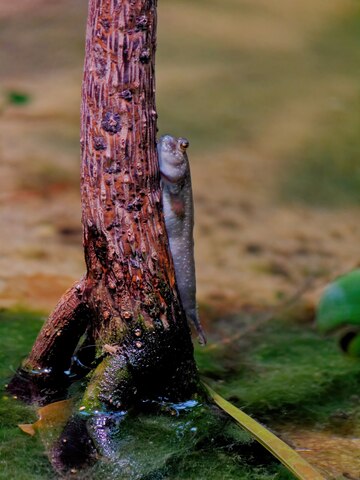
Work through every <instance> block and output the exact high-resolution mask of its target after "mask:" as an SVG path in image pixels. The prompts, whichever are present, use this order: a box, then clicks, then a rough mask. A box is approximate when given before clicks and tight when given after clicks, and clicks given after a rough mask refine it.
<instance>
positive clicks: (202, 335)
mask: <svg viewBox="0 0 360 480" xmlns="http://www.w3.org/2000/svg"><path fill="white" fill-rule="evenodd" d="M186 317H187V319H188V320H190V321H191V323H192V324H193V325H194V326H195V329H196V331H197V334H198V342H199V344H200V345H206V342H207V340H206V336H205V333H204V330H203V328H202V326H201V323H200V320H199V316H198V315H197V313H188V312H186Z"/></svg>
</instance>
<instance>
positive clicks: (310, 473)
mask: <svg viewBox="0 0 360 480" xmlns="http://www.w3.org/2000/svg"><path fill="white" fill-rule="evenodd" d="M204 385H205V388H206V389H207V391H208V393H209V394H210V396H211V398H212V399H213V400H214V402H215V403H216V404H217V405H218V406H219V407H220V408H221V409H222V410H224V411H225V412H226V413H227V414H228V415H230V416H231V417H232V418H234V419H235V420H236V422H237V423H238V424H239V425H240V426H241V427H242V428H243V429H244V430H246V431H247V432H249V433H250V434H251V435H252V436H253V437H254V438H255V439H256V440H257V441H258V442H259V443H261V445H262V446H263V447H265V448H266V449H267V450H269V452H270V453H272V454H273V455H274V457H276V458H277V459H278V460H279V461H280V462H281V463H282V464H283V465H284V466H285V467H286V468H287V469H288V470H289V471H290V472H291V473H292V474H293V475H295V477H296V478H298V479H299V480H325V479H324V477H323V476H322V475H320V473H319V472H318V471H317V470H315V469H314V468H313V467H312V466H311V465H310V464H309V463H308V462H307V461H306V460H304V459H303V458H302V457H301V456H300V455H299V454H298V453H296V452H295V450H293V449H292V448H290V447H289V446H288V445H287V444H286V443H285V442H283V441H282V440H280V438H278V437H276V436H275V435H274V434H273V433H271V432H270V431H269V430H267V429H266V428H265V427H263V426H262V425H261V424H260V423H258V422H257V421H256V420H254V419H253V418H251V417H249V415H247V414H246V413H244V412H243V411H241V410H240V409H238V408H237V407H235V405H233V404H232V403H230V402H228V401H227V400H225V398H223V397H221V396H220V395H219V394H218V393H216V392H215V391H214V390H212V388H210V387H209V386H208V385H206V384H204Z"/></svg>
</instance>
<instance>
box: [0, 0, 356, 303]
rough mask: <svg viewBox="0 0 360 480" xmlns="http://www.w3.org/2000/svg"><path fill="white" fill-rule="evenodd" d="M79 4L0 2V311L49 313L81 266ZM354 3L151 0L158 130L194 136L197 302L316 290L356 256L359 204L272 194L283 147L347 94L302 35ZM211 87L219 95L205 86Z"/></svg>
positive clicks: (293, 145) (349, 83)
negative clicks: (14, 98) (20, 97)
mask: <svg viewBox="0 0 360 480" xmlns="http://www.w3.org/2000/svg"><path fill="white" fill-rule="evenodd" d="M85 3H86V2H85V1H84V0H82V1H80V0H76V1H70V0H69V1H63V2H60V4H59V2H48V1H47V2H45V1H41V0H37V1H35V0H23V1H21V2H20V1H18V2H16V3H7V4H6V5H5V4H2V5H1V6H0V21H1V26H2V33H1V44H2V49H1V53H0V61H1V66H2V68H1V87H2V92H1V93H2V97H3V98H2V114H1V117H0V125H1V140H0V141H1V144H0V148H1V150H0V155H1V167H0V168H1V192H0V195H1V196H0V202H1V218H0V225H1V228H0V239H1V246H2V247H1V253H0V304H1V305H4V306H10V305H16V304H22V305H26V306H31V307H32V308H40V309H46V310H47V309H50V308H51V307H52V306H53V305H54V303H55V302H56V300H57V298H58V297H59V295H60V294H61V292H62V291H63V290H64V288H66V287H67V286H68V285H69V284H70V283H71V282H72V281H73V280H75V279H76V278H78V277H79V275H81V273H82V272H83V269H84V265H83V255H82V250H81V229H80V203H79V194H78V182H79V179H78V168H79V165H78V162H79V160H78V158H79V152H78V136H79V133H78V130H79V125H78V124H79V90H80V84H81V70H82V56H83V37H84V22H85ZM352 9H355V3H354V2H351V1H344V0H339V1H337V0H331V1H328V2H309V1H305V2H301V4H297V5H294V4H293V2H291V4H290V3H289V2H285V1H280V0H279V1H276V2H264V1H261V0H254V1H252V2H246V1H239V2H235V1H230V0H228V1H227V2H224V3H221V2H216V1H213V2H210V4H209V8H206V7H205V5H204V4H203V2H200V3H199V4H197V5H196V6H195V5H193V3H192V2H187V1H182V2H180V1H178V2H171V4H170V5H166V4H164V5H161V4H160V8H159V14H160V19H159V29H160V31H159V55H158V103H159V115H160V129H161V133H163V132H164V131H165V130H166V131H167V130H168V129H169V130H170V129H171V131H173V132H174V133H175V134H181V135H186V136H188V137H189V138H190V140H191V142H192V143H193V146H194V147H193V149H192V150H191V151H190V156H191V163H192V173H193V184H194V191H195V201H196V260H197V276H198V297H199V301H200V303H201V304H210V305H212V306H214V307H216V309H218V308H221V309H224V308H225V309H226V310H236V309H237V308H238V307H239V306H241V305H243V304H256V305H263V304H266V305H267V304H274V303H276V302H277V301H278V299H279V298H283V297H284V296H291V295H293V294H294V293H295V292H296V291H297V290H299V289H300V290H301V289H302V287H303V286H304V285H307V284H308V280H309V278H312V279H314V280H315V281H314V282H313V284H312V285H315V286H316V287H317V286H321V285H322V284H323V283H325V282H326V281H327V280H328V279H329V278H331V277H332V276H333V275H335V274H336V273H338V272H341V271H345V270H347V269H349V268H351V267H352V266H353V265H355V264H356V263H357V262H358V260H359V252H360V249H359V237H360V230H359V227H358V222H357V221H356V219H357V218H358V210H359V207H358V205H346V207H341V206H340V207H337V208H335V209H334V208H326V206H325V207H321V208H320V207H318V206H315V207H313V206H311V205H307V204H306V203H303V204H302V203H301V202H300V203H297V204H293V203H292V204H291V205H289V203H288V202H287V201H286V200H285V201H279V197H278V192H277V190H278V188H279V185H278V184H279V178H282V177H283V176H284V175H285V176H286V173H287V172H286V170H287V165H286V164H287V160H288V158H287V157H288V154H290V153H292V152H294V151H296V150H297V149H298V148H300V147H301V146H302V145H303V143H304V142H305V141H306V140H307V138H309V137H310V138H313V137H314V136H316V129H317V128H319V126H320V127H321V123H322V121H323V118H324V116H326V115H327V113H328V112H330V113H331V111H332V109H333V108H334V107H333V105H334V104H335V103H336V102H337V103H340V104H341V105H343V104H344V102H346V101H348V100H350V101H351V99H352V98H353V97H354V96H355V95H356V93H357V88H358V87H357V78H356V77H355V75H352V74H351V72H350V73H348V74H346V73H345V72H338V71H336V69H334V70H333V71H332V70H331V68H330V69H329V68H328V65H327V63H326V62H328V63H330V64H331V61H329V60H328V59H325V60H324V59H322V58H321V55H320V57H319V60H318V61H319V65H316V62H315V61H313V60H312V59H311V58H310V57H311V55H313V52H312V50H311V48H312V47H311V44H312V42H314V40H313V39H314V38H315V39H316V38H317V37H321V35H322V34H323V32H325V33H326V31H327V29H329V28H330V27H331V26H332V25H333V24H336V22H337V21H338V20H339V21H340V20H342V19H343V18H346V16H349V15H351V14H352ZM340 41H341V38H340ZM192 46H194V47H195V48H192ZM224 52H225V53H224ZM307 56H308V57H309V58H307ZM201 58H202V59H203V61H202V62H201ZM272 59H273V62H274V65H272V64H271V61H272ZM294 59H295V60H294ZM296 59H298V60H296ZM350 60H351V59H350ZM311 61H313V62H314V65H310V66H309V65H308V64H307V62H308V63H311ZM324 63H326V65H325V66H323V64H324ZM322 66H323V71H322V70H321V68H322ZM318 67H319V68H318ZM294 70H295V71H294ZM222 83H223V84H224V85H222ZM214 85H215V86H214ZM214 88H215V89H217V90H218V91H219V90H221V92H220V93H219V92H218V94H217V95H215V96H214V91H213V89H214ZM9 90H11V91H12V90H19V91H21V92H25V93H27V94H28V95H29V96H30V101H29V103H28V104H27V105H9V104H7V103H6V93H7V92H8V91H9ZM184 92H185V93H184ZM189 92H190V94H189ZM189 96H190V99H189V100H188V103H186V101H187V100H186V97H189ZM177 97H178V103H177ZM183 97H184V98H183ZM249 99H250V100H249ZM183 100H184V101H183ZM184 102H185V105H184ZM172 106H173V108H172ZM177 110H178V117H179V118H178V120H177ZM207 110H208V111H207ZM191 116H194V117H195V120H193V121H192V119H191V118H190V120H189V117H191ZM196 121H197V123H195V122H196ZM210 123H211V124H210ZM208 124H210V125H209V128H208V131H209V133H208V138H207V129H206V127H207V125H208ZM214 124H215V125H214ZM164 125H165V127H164ZM168 125H170V127H168ZM197 131H199V132H200V133H199V132H197ZM214 131H216V133H215V138H214ZM314 132H315V133H314ZM198 133H199V134H198ZM197 134H198V135H197ZM197 138H199V139H197Z"/></svg>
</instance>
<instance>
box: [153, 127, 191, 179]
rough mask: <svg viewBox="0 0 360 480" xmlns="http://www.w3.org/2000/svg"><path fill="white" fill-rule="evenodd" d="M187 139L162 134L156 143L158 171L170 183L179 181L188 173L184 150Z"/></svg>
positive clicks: (186, 145)
mask: <svg viewBox="0 0 360 480" xmlns="http://www.w3.org/2000/svg"><path fill="white" fill-rule="evenodd" d="M188 147H189V141H188V140H187V139H186V138H183V137H173V136H172V135H163V136H162V137H160V139H159V140H158V143H157V149H158V156H159V164H160V173H161V176H162V178H163V180H165V181H168V182H170V183H178V182H181V181H182V180H183V179H184V178H185V177H186V176H187V175H188V174H189V161H188V157H187V154H186V150H187V148H188Z"/></svg>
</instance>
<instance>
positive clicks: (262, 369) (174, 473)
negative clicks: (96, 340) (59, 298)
mask: <svg viewBox="0 0 360 480" xmlns="http://www.w3.org/2000/svg"><path fill="white" fill-rule="evenodd" d="M247 318H248V316H247ZM42 321H43V318H42V316H41V315H39V314H36V313H31V312H26V311H2V312H1V313H0V338H1V342H2V345H1V349H0V371H1V378H2V385H1V387H4V386H5V384H6V381H7V380H8V379H9V377H10V376H11V375H12V373H13V372H14V370H15V369H16V367H17V366H18V364H19V362H20V361H21V358H22V357H24V356H25V355H26V353H27V352H28V350H29V349H30V347H31V345H32V342H33V340H34V338H35V336H36V334H37V332H38V330H39V328H40V326H41V324H42ZM248 321H250V320H249V319H248V320H247V321H245V320H244V317H243V316H242V315H235V316H232V317H228V318H226V319H223V320H219V321H218V322H217V323H216V326H215V327H214V330H213V332H212V338H213V342H210V343H209V345H208V346H207V347H205V348H200V347H199V348H198V349H197V352H196V354H197V362H198V365H199V369H200V372H201V373H202V375H203V376H204V378H206V381H207V382H208V383H210V384H211V385H212V387H213V388H214V389H215V390H217V391H219V393H221V394H222V395H224V396H225V397H227V398H228V399H230V400H231V401H232V402H233V403H235V404H236V405H237V406H239V407H240V408H242V409H244V410H245V411H246V412H247V413H249V414H251V415H252V416H254V418H256V419H257V420H259V421H261V422H263V423H264V424H266V425H267V426H268V427H269V428H271V429H272V430H273V431H274V432H275V433H277V434H279V435H280V436H281V437H282V438H283V439H284V440H285V441H287V442H288V443H290V444H291V445H292V446H293V447H295V448H297V449H298V450H299V452H300V453H301V454H302V455H303V456H304V457H305V458H306V459H307V460H308V461H310V463H313V464H314V465H315V466H317V467H318V468H319V470H320V471H321V472H322V473H323V474H324V476H325V478H329V479H337V480H340V479H342V480H344V479H352V478H353V479H356V478H358V477H357V476H356V475H357V474H356V472H358V471H360V460H359V458H356V455H357V454H356V448H355V447H356V442H358V443H357V446H358V445H359V441H360V440H359V439H360V407H359V392H360V362H359V361H358V360H354V359H351V358H348V357H345V356H344V355H343V354H342V353H341V351H340V350H339V348H338V346H337V344H336V340H335V339H333V338H325V337H322V336H320V335H319V334H317V333H316V332H315V331H314V330H313V328H312V326H311V325H310V324H309V323H304V322H302V323H301V322H296V321H294V320H292V321H290V320H289V319H287V320H286V321H285V320H281V319H279V320H272V321H269V322H267V323H266V324H262V326H259V328H258V329H252V330H251V333H249V328H248V327H249V325H248V323H247V322H248ZM241 332H247V333H246V334H244V335H241ZM224 339H226V341H225V340H224ZM81 389H82V385H81V383H78V384H76V385H74V386H73V388H72V391H71V393H70V394H71V396H72V397H73V398H74V399H75V405H76V406H75V407H74V408H75V409H76V411H79V410H78V409H79V408H80V407H81V406H80V404H79V403H76V398H77V396H78V395H79V392H81ZM79 398H80V397H79ZM0 413H1V427H0V436H1V446H0V479H2V478H4V479H5V478H6V479H8V478H16V479H19V480H21V479H39V480H40V479H53V478H54V479H55V478H59V475H60V474H59V473H56V472H54V470H53V468H52V466H51V463H50V461H49V457H50V458H51V455H52V451H53V448H54V445H56V442H57V441H58V435H59V429H56V428H55V429H53V428H47V427H46V426H45V427H44V428H38V429H37V431H36V434H35V435H34V436H32V437H30V436H28V435H26V434H25V433H24V432H22V431H21V430H20V429H19V427H18V425H19V424H23V423H32V422H34V421H36V419H37V416H36V408H35V407H29V406H25V405H23V404H22V403H20V402H19V401H17V400H16V399H14V398H11V397H10V396H9V395H8V394H7V393H6V392H5V390H3V391H2V393H1V401H0ZM79 414H80V415H81V410H80V411H79ZM99 418H100V417H96V415H95V416H91V415H90V416H89V415H88V414H84V415H83V420H84V421H85V422H88V425H89V422H90V424H91V422H94V421H97V420H98V419H99ZM110 423H111V427H110V428H109V429H107V431H105V430H104V432H105V433H106V434H107V435H108V439H109V441H108V451H107V452H103V453H104V456H103V457H101V456H99V455H96V456H94V457H93V458H92V463H91V465H90V466H89V467H88V468H87V469H86V470H84V471H82V472H81V471H79V470H76V469H75V470H73V472H72V473H70V475H71V478H78V479H82V478H87V479H88V478H90V479H94V480H95V479H98V478H104V475H106V477H107V478H116V479H120V480H121V479H143V480H145V479H146V480H150V479H153V480H155V479H156V480H160V479H164V480H165V479H184V480H189V479H197V480H201V479H207V480H208V479H214V480H215V479H219V478H222V479H229V480H230V479H244V480H246V479H254V480H270V479H271V480H275V479H276V480H285V479H292V478H293V477H292V475H291V474H289V473H288V472H287V471H286V470H285V469H284V468H283V467H282V466H281V465H280V464H279V463H278V462H277V461H276V460H275V459H273V458H272V457H271V455H270V454H269V453H267V452H266V451H265V450H264V449H263V448H262V447H261V446H260V445H259V444H257V443H256V442H255V441H253V440H252V439H251V438H250V437H249V435H248V434H247V433H245V432H244V431H243V430H242V429H240V428H239V427H238V426H237V425H235V424H234V423H233V422H232V421H231V420H230V419H228V418H227V417H225V416H224V414H222V413H221V412H220V411H219V410H218V409H217V408H216V407H215V406H212V405H210V404H205V403H204V402H202V401H199V400H198V401H196V400H192V401H189V402H185V403H182V404H177V405H174V404H170V403H168V402H166V401H163V402H150V401H149V402H144V403H143V405H142V406H141V408H139V409H137V410H132V411H129V412H127V413H125V412H123V413H121V414H119V415H118V416H117V418H113V419H112V422H110ZM60 430H61V429H60ZM322 446H323V448H321V447H322ZM352 447H353V451H352V450H351V448H352ZM74 448H75V449H76V445H75V446H74ZM334 449H335V450H334ZM357 451H358V450H357ZM67 475H69V474H67Z"/></svg>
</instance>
